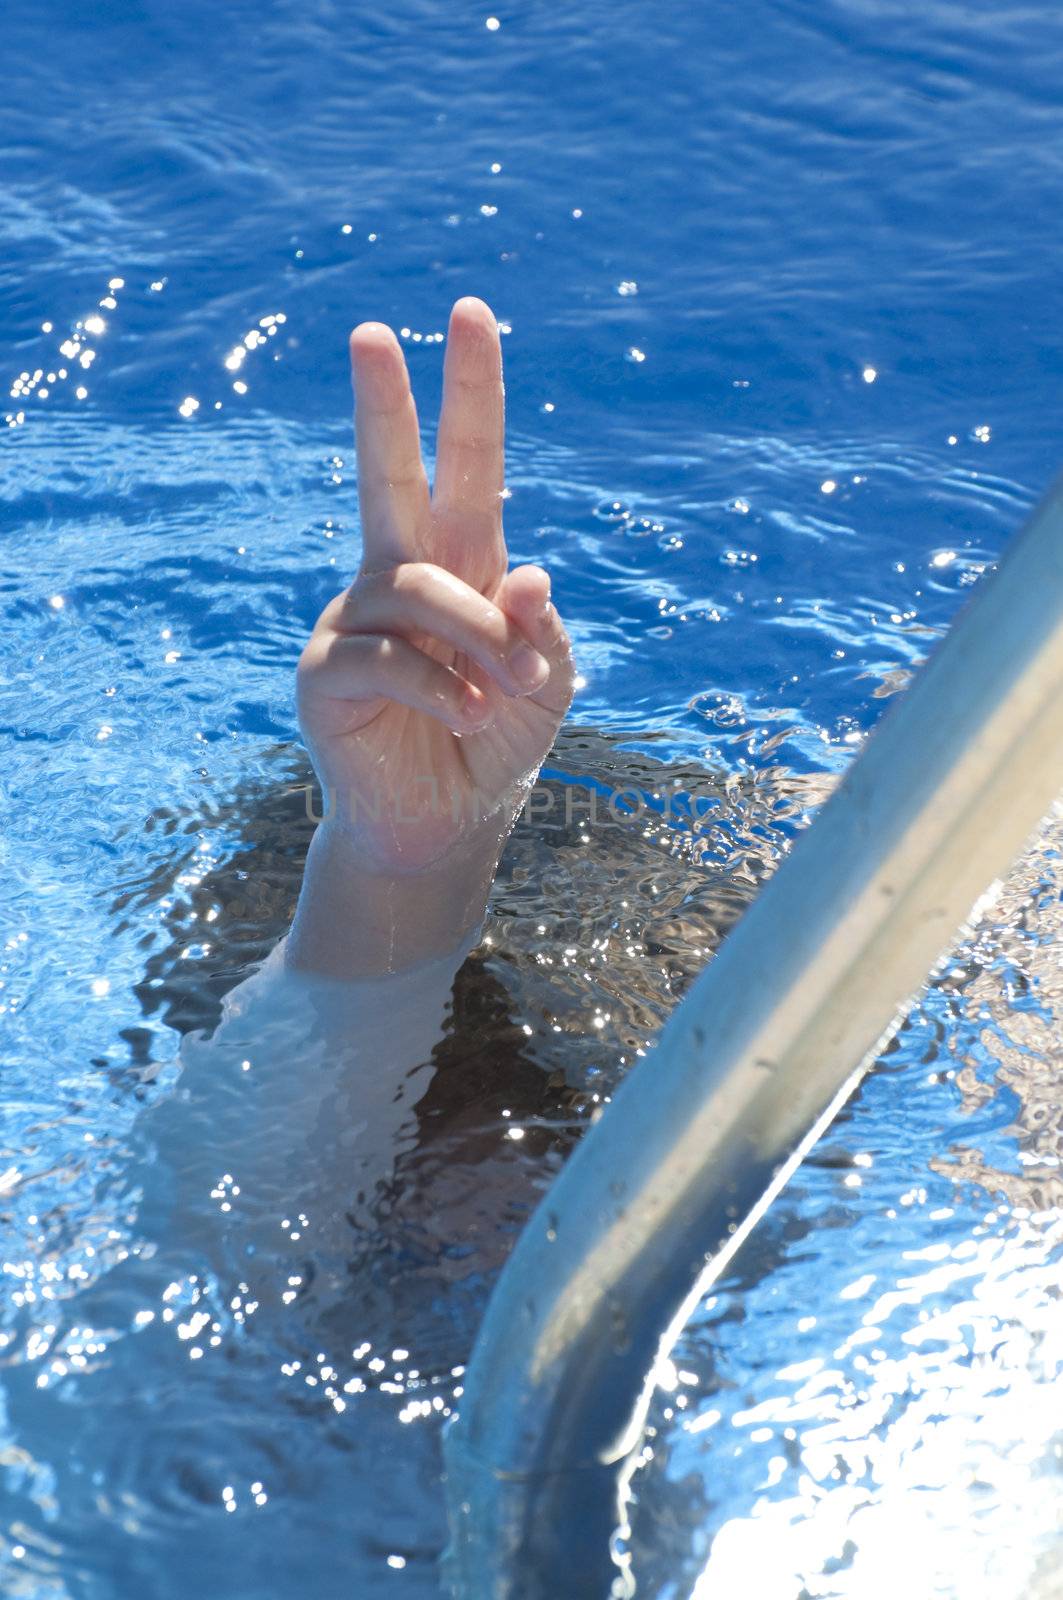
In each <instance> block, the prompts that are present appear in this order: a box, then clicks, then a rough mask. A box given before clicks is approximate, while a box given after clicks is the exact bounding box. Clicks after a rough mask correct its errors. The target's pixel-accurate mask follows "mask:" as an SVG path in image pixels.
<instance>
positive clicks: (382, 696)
mask: <svg viewBox="0 0 1063 1600" xmlns="http://www.w3.org/2000/svg"><path fill="white" fill-rule="evenodd" d="M351 354H352V366H353V371H354V378H355V389H356V396H357V407H356V424H357V428H356V432H357V449H358V477H359V493H360V500H361V508H362V531H363V542H364V554H363V562H362V569H361V572H360V574H359V578H358V580H357V581H356V583H355V584H354V585H352V587H351V589H350V590H347V591H345V592H344V593H343V594H342V595H339V596H337V597H336V599H335V600H334V601H332V602H331V604H330V605H329V606H328V607H327V608H326V610H325V612H324V613H323V615H322V617H321V620H320V621H319V623H318V626H317V629H316V630H315V634H314V637H313V639H312V640H311V643H310V645H309V646H308V647H307V651H306V653H305V655H304V665H305V664H307V663H308V664H309V665H308V667H306V669H305V670H304V667H301V673H300V717H301V721H302V725H303V732H304V735H305V737H306V740H307V744H308V746H309V747H310V750H311V754H312V755H313V758H314V764H315V766H316V768H317V771H318V775H319V777H320V778H321V781H322V784H323V785H324V786H325V787H326V788H328V789H330V790H332V791H334V792H336V793H338V794H342V795H353V796H354V797H356V798H355V801H354V805H353V811H354V813H355V815H354V816H353V817H352V819H351V820H352V826H353V827H354V828H355V830H356V832H357V836H358V838H359V841H360V843H361V845H362V846H363V847H364V849H365V852H366V856H367V858H369V859H371V860H372V861H373V862H374V864H376V865H378V866H379V867H380V868H381V869H389V870H395V869H400V870H402V869H407V870H416V869H417V868H418V867H420V866H422V865H424V864H426V863H427V862H429V861H433V860H435V859H436V858H437V857H438V856H440V855H441V854H442V853H443V852H444V851H446V850H447V849H448V848H450V847H451V846H452V845H453V844H454V843H455V842H456V841H457V840H459V839H460V838H462V837H463V836H465V835H467V834H469V833H471V832H472V831H474V830H475V829H476V828H477V826H479V825H480V823H481V822H482V820H483V819H484V818H485V816H487V815H489V814H491V813H495V812H497V810H498V808H499V807H504V806H506V805H512V803H513V802H515V801H517V800H518V797H519V792H520V785H521V783H522V781H523V780H525V779H526V778H527V776H528V775H529V774H530V773H532V772H534V771H535V770H537V768H538V766H539V764H540V763H541V761H542V760H543V757H544V756H545V755H546V753H547V751H548V750H549V748H550V746H551V744H552V742H553V739H554V736H555V734H556V732H557V728H558V724H559V722H560V720H561V717H562V716H563V715H564V712H565V710H566V708H567V706H568V703H569V700H570V699H571V693H572V671H571V660H570V656H569V650H568V641H567V638H566V636H565V634H564V630H563V629H562V628H561V626H560V623H559V622H558V621H557V618H556V613H552V620H548V621H547V622H545V623H544V621H543V619H542V615H541V614H542V611H543V606H544V603H545V601H546V599H547V597H548V591H549V580H548V578H547V576H546V574H545V573H543V572H542V571H541V570H540V569H538V568H534V567H531V568H522V569H519V570H517V571H516V572H512V573H510V572H508V571H507V566H508V558H507V553H506V545H505V539H504V535H503V531H502V489H503V391H502V381H501V353H500V350H499V344H498V332H497V325H496V323H495V319H494V317H493V316H492V315H491V314H490V312H489V311H488V310H487V308H486V307H485V306H483V304H482V302H479V301H473V300H466V301H459V302H458V304H457V306H456V307H455V308H454V312H453V314H452V317H451V324H450V333H449V339H448V346H447V354H446V364H445V368H444V393H443V407H442V412H441V415H440V424H439V437H438V446H437V467H436V479H435V486H434V491H433V493H432V495H431V496H429V491H428V484H427V478H426V475H425V471H424V466H423V463H422V460H421V452H420V439H419V433H418V427H417V417H416V411H415V409H414V404H413V398H412V395H411V393H410V389H409V380H408V377H407V374H406V367H405V362H404V360H403V357H402V352H401V349H400V348H399V346H398V344H397V342H396V341H395V339H394V336H393V335H392V334H390V332H389V331H388V330H385V329H382V328H380V326H379V325H377V324H366V325H363V326H362V327H361V328H359V329H357V330H356V331H355V333H354V334H353V335H352V340H351ZM423 563H430V564H431V565H432V567H433V568H435V569H443V572H444V573H445V574H452V575H453V576H454V577H455V578H458V579H461V580H463V583H464V584H468V585H470V586H471V588H472V589H473V590H475V591H476V592H477V594H479V595H482V596H484V597H485V599H486V600H488V601H490V602H493V605H494V606H495V607H497V608H498V609H499V611H501V612H503V613H505V616H506V618H507V619H508V620H509V622H510V624H511V625H512V627H513V628H514V629H515V630H520V632H521V633H522V634H523V635H526V636H529V637H533V638H534V639H535V642H536V645H537V647H538V649H539V651H540V653H541V654H543V655H545V656H546V658H547V660H548V662H549V665H550V674H549V677H548V678H547V680H546V682H545V683H544V684H543V685H542V686H541V688H540V689H538V690H537V691H536V692H534V693H531V694H527V693H512V692H511V693H506V692H505V690H504V689H503V688H502V687H500V684H499V682H498V680H497V677H496V676H493V675H492V673H491V672H489V671H486V670H485V669H484V666H483V665H482V664H481V663H479V662H477V661H476V660H474V659H473V658H472V657H471V656H470V655H469V654H468V653H466V652H464V651H462V650H460V649H458V648H455V647H454V645H453V644H449V643H447V642H446V641H445V640H443V639H440V638H439V637H437V636H433V635H432V634H431V633H429V632H425V631H421V630H419V629H417V628H415V627H405V628H404V629H403V630H402V632H403V639H404V641H405V642H406V643H410V644H413V645H415V646H416V648H417V649H418V650H419V651H420V652H422V653H423V654H424V655H426V656H429V657H431V659H432V661H434V662H438V663H439V664H440V665H441V666H443V667H445V668H447V669H450V671H451V672H452V673H453V674H457V675H458V678H460V679H462V680H467V681H468V682H469V683H471V684H473V685H474V686H475V688H476V689H478V690H479V691H481V693H482V695H483V696H484V697H485V699H486V702H487V712H486V713H485V714H487V713H489V717H490V720H489V721H488V722H487V723H486V726H483V727H482V728H481V729H480V730H479V731H475V732H465V733H462V734H460V735H459V734H458V733H455V732H454V731H452V729H451V727H449V726H447V725H446V723H445V722H444V721H442V720H440V718H439V716H438V715H432V714H429V712H428V711H426V710H424V709H419V708H418V707H416V706H413V705H410V704H403V703H400V702H399V701H398V700H396V699H394V698H391V697H389V696H388V695H387V694H386V693H373V694H369V695H360V696H358V697H355V698H352V697H350V696H349V695H347V694H343V693H336V692H335V691H336V687H337V685H336V682H335V680H334V678H333V677H329V676H328V675H327V674H325V673H322V672H315V670H314V667H315V665H317V664H319V663H320V662H322V661H323V660H325V659H326V652H327V651H328V650H329V648H330V647H331V648H332V649H333V651H335V648H336V646H337V645H338V644H340V645H342V641H343V640H344V638H345V637H347V630H348V628H349V627H350V625H351V619H352V617H354V616H355V615H356V614H357V608H358V606H359V603H360V602H361V603H362V604H363V606H364V605H365V604H370V605H371V603H372V602H367V601H365V600H364V599H363V597H364V596H365V595H366V594H367V593H368V591H369V590H370V589H371V588H374V586H375V589H380V588H381V587H383V588H385V589H387V588H389V587H394V588H398V585H399V583H400V581H401V580H402V579H403V578H404V577H405V576H406V575H413V576H416V574H417V571H418V570H419V564H423ZM378 642H379V641H378ZM404 647H405V644H404ZM508 820H509V819H508V818H507V821H508Z"/></svg>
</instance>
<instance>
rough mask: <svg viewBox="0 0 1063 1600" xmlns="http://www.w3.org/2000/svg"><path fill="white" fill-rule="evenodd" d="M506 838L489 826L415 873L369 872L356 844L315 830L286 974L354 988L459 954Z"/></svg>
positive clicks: (496, 824) (332, 828) (331, 828)
mask: <svg viewBox="0 0 1063 1600" xmlns="http://www.w3.org/2000/svg"><path fill="white" fill-rule="evenodd" d="M507 832H508V828H505V827H504V826H503V825H502V819H501V818H500V817H498V818H495V819H489V821H488V824H487V825H486V826H485V827H483V828H481V829H479V830H478V831H477V832H476V833H475V834H474V836H473V837H471V838H470V839H466V840H463V841H461V843H460V844H458V845H456V846H455V847H454V848H453V849H451V850H450V851H448V852H447V854H446V855H445V856H444V857H443V858H442V859H441V860H440V861H439V862H437V863H434V864H433V865H432V866H429V867H425V868H424V869H422V870H421V871H418V872H413V873H393V872H372V871H369V870H368V869H367V867H366V866H365V864H364V861H362V860H361V859H360V856H359V851H358V846H357V841H356V840H355V839H353V838H352V837H351V835H350V834H349V833H348V832H346V831H345V830H344V829H343V827H341V826H339V825H337V824H333V823H330V822H323V823H322V824H321V825H320V826H319V828H318V830H317V832H316V834H315V835H314V838H313V840H312V841H311V845H310V850H309V853H308V855H307V861H306V870H305V873H304V876H303V886H302V890H301V892H300V895H299V904H298V906H297V908H296V913H295V919H294V921H293V923H292V929H291V932H290V934H289V935H288V940H287V944H286V949H285V963H286V965H287V966H288V968H289V969H291V970H293V971H299V972H307V973H316V974H318V975H319V976H321V977H328V978H336V979H341V980H353V979H358V978H373V977H382V976H384V975H386V974H390V973H399V972H404V971H406V970H408V969H409V968H411V967H416V966H419V965H421V964H422V963H424V962H428V961H433V960H436V959H439V958H441V957H443V956H445V955H447V954H448V953H450V952H451V951H453V952H455V953H456V952H458V951H459V950H460V949H461V948H462V946H463V944H464V943H465V942H467V940H468V939H469V937H470V936H471V935H472V933H473V932H474V931H475V929H476V928H477V927H478V926H479V924H480V922H481V921H482V920H483V916H484V911H485V909H486V905H487V897H488V894H489V892H490V889H491V884H492V882H493V880H494V874H495V869H496V867H497V865H498V857H499V854H500V853H501V849H502V845H503V843H504V841H505V837H506V833H507Z"/></svg>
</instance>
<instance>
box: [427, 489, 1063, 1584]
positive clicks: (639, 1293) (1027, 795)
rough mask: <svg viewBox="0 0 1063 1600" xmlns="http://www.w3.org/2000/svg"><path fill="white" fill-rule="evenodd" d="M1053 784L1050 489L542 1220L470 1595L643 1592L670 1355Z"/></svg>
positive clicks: (454, 1438) (1058, 551)
mask: <svg viewBox="0 0 1063 1600" xmlns="http://www.w3.org/2000/svg"><path fill="white" fill-rule="evenodd" d="M1061 790H1063V485H1057V487H1056V488H1055V489H1054V490H1053V491H1051V492H1050V493H1049V494H1048V495H1047V496H1046V498H1045V500H1044V501H1043V502H1042V504H1041V505H1040V507H1039V508H1038V509H1037V511H1036V512H1035V513H1034V514H1033V516H1032V517H1031V519H1030V521H1029V522H1028V524H1027V526H1026V528H1025V529H1024V530H1023V532H1022V533H1021V534H1020V535H1019V536H1018V537H1017V538H1016V540H1015V541H1014V543H1013V544H1012V546H1011V548H1010V549H1009V550H1008V552H1007V554H1006V557H1005V558H1004V560H1003V561H1002V562H1001V565H1000V567H999V570H998V571H997V572H996V573H995V574H993V575H992V576H990V577H988V578H986V579H985V580H983V583H982V584H981V585H980V586H979V589H978V591H977V594H976V595H975V596H974V597H972V600H971V601H970V602H969V604H968V606H967V607H966V608H965V610H964V612H963V613H962V614H961V616H960V617H959V619H958V620H957V621H956V623H955V624H954V626H953V628H952V629H951V631H950V632H949V634H948V636H947V638H946V639H945V640H944V641H943V643H942V644H941V645H940V646H939V647H938V649H937V650H936V651H935V653H934V655H933V656H932V658H931V660H930V661H929V662H928V664H927V665H926V666H925V667H924V668H923V669H922V670H921V672H920V673H919V674H918V676H917V677H916V679H915V681H914V682H913V683H912V685H911V687H910V688H909V689H908V690H907V691H906V693H905V694H904V695H903V696H901V697H900V698H899V699H898V700H897V701H895V702H894V705H893V707H892V708H891V710H890V712H889V713H888V714H887V715H886V717H885V718H884V719H883V721H882V722H881V724H880V725H879V726H878V727H877V728H876V730H875V732H874V734H873V735H872V737H871V738H870V739H869V740H868V741H867V742H866V744H865V746H864V748H863V750H862V751H861V753H860V755H859V756H858V757H857V759H856V760H855V761H854V762H853V764H852V766H851V767H850V769H849V771H848V772H847V774H846V777H845V779H844V781H843V782H842V783H841V784H840V785H839V787H838V789H837V790H836V791H835V793H834V794H833V795H832V796H831V798H830V799H829V800H828V801H827V803H826V804H825V806H824V807H823V810H822V812H821V814H820V815H819V816H818V817H817V819H816V821H815V822H814V823H813V825H812V827H811V828H810V829H809V830H808V831H807V833H805V834H804V835H803V836H802V837H801V838H800V839H799V840H798V841H797V842H796V844H795V845H794V848H793V849H792V851H791V852H790V854H789V856H788V857H787V858H786V859H785V860H784V861H783V862H782V864H781V865H780V866H779V868H778V870H777V871H776V873H775V874H774V876H773V877H772V878H771V880H770V881H769V882H768V884H767V885H766V886H765V888H764V889H763V890H762V892H761V893H760V895H759V896H758V898H757V899H756V900H755V901H754V903H753V905H752V906H751V907H750V909H749V910H748V911H747V912H746V914H745V916H744V917H743V918H742V920H741V921H740V922H739V923H738V925H737V926H736V927H735V928H734V929H733V931H732V932H731V933H730V935H729V936H728V937H727V939H726V940H725V941H724V943H723V946H722V947H721V949H720V951H719V952H718V954H717V955H716V957H715V959H714V960H713V961H712V962H711V963H710V965H709V966H708V968H707V969H706V970H705V971H704V972H703V973H702V974H701V976H700V977H699V979H698V981H697V983H696V984H695V985H694V986H693V988H692V989H691V990H690V992H689V994H688V995H687V997H686V999H685V1000H684V1001H683V1003H682V1004H681V1005H680V1006H679V1007H678V1009H677V1010H676V1011H675V1012H674V1013H673V1015H672V1017H671V1019H670V1021H669V1022H668V1024H667V1025H666V1027H665V1028H664V1030H663V1032H662V1034H661V1038H660V1041H659V1043H658V1045H657V1047H656V1049H654V1050H653V1051H651V1052H650V1053H649V1055H648V1056H647V1057H646V1059H645V1060H643V1061H642V1062H640V1063H639V1065H638V1066H637V1068H635V1070H634V1071H632V1072H631V1073H630V1075H629V1076H628V1077H627V1079H626V1080H625V1081H624V1082H623V1083H622V1084H621V1086H620V1088H619V1090H618V1091H617V1093H616V1095H615V1096H614V1098H613V1102H612V1104H611V1105H609V1106H608V1107H607V1108H606V1110H605V1112H604V1114H603V1115H602V1116H601V1118H600V1120H599V1121H598V1122H597V1123H596V1124H595V1126H593V1127H592V1128H591V1129H590V1130H589V1131H588V1133H587V1134H586V1135H585V1137H584V1139H583V1141H582V1143H581V1144H580V1145H579V1147H578V1148H577V1149H576V1151H575V1152H574V1153H573V1155H572V1156H571V1157H570V1159H569V1161H568V1163H567V1165H566V1166H565V1168H564V1169H563V1171H562V1172H561V1174H560V1176H559V1177H558V1179H557V1181H556V1182H555V1183H554V1185H553V1186H552V1188H551V1189H550V1191H549V1193H548V1194H547V1196H546V1198H545V1199H544V1201H543V1202H542V1204H541V1205H540V1206H539V1208H538V1209H537V1211H536V1212H535V1214H534V1216H533V1217H532V1218H531V1220H530V1221H529V1222H528V1224H527V1226H526V1228H525V1230H524V1232H523V1234H522V1236H521V1238H520V1240H519V1241H518V1244H517V1246H516V1249H515V1250H514V1252H513V1254H512V1256H511V1258H510V1260H509V1262H508V1264H507V1266H506V1269H505V1271H504V1272H503V1274H502V1277H501V1279H500V1280H499V1283H498V1285H497V1287H496V1289H495V1292H494V1294H493V1296H492V1298H491V1301H490V1304H489V1306H488V1309H487V1313H486V1315H485V1317H484V1321H483V1325H482V1327H481V1330H480V1335H479V1339H478V1342H477V1345H476V1350H475V1353H474V1355H473V1358H472V1361H471V1364H470V1366H469V1369H468V1372H467V1374H466V1377H465V1390H464V1395H463V1397H462V1400H461V1411H460V1416H459V1418H458V1419H457V1420H456V1422H455V1423H454V1424H453V1425H452V1426H451V1427H450V1429H449V1431H448V1434H447V1437H446V1441H445V1449H446V1470H447V1494H448V1504H449V1511H450V1519H451V1544H450V1548H449V1550H448V1553H447V1556H446V1559H445V1562H444V1571H445V1575H446V1580H447V1583H448V1585H449V1587H450V1590H451V1592H452V1593H453V1594H454V1595H455V1596H458V1597H459V1600H604V1597H605V1596H606V1595H608V1594H610V1592H612V1593H613V1594H616V1595H623V1594H625V1593H628V1592H630V1589H629V1584H628V1580H627V1579H626V1577H625V1573H624V1569H623V1565H622V1562H621V1563H620V1564H618V1560H614V1559H613V1557H612V1556H611V1553H610V1535H611V1533H612V1531H613V1530H614V1529H615V1528H616V1527H617V1525H618V1520H619V1518H620V1506H621V1504H622V1494H623V1486H624V1483H625V1481H626V1479H627V1478H628V1477H629V1476H630V1472H631V1471H632V1469H633V1463H634V1462H635V1461H636V1460H637V1456H638V1450H639V1445H640V1439H641V1433H642V1427H643V1423H644V1419H645V1414H646V1410H647V1407H648V1405H649V1399H650V1395H651V1392H652V1388H653V1383H654V1370H655V1366H656V1362H657V1361H658V1360H659V1359H661V1358H663V1356H664V1355H666V1354H667V1352H668V1350H669V1348H670V1347H671V1345H672V1344H673V1343H674V1340H675V1338H676V1337H677V1336H678V1333H679V1331H680V1329H681V1328H682V1326H683V1324H684V1322H685V1321H686V1320H687V1318H688V1316H689V1315H690V1313H691V1311H692V1310H693V1309H694V1307H695V1306H696V1304H697V1302H698V1299H699V1297H700V1296H701V1295H703V1294H704V1293H705V1291H706V1289H707V1287H708V1285H709V1283H710V1282H711V1281H712V1280H713V1279H714V1278H715V1277H716V1276H717V1275H718V1274H719V1272H720V1271H721V1269H722V1267H723V1266H724V1264H725V1263H726V1261H727V1260H729V1259H730V1257H731V1256H732V1255H733V1254H734V1252H735V1250H736V1249H737V1248H738V1246H739V1244H740V1243H741V1242H742V1241H743V1240H744V1238H745V1237H746V1236H747V1234H748V1233H749V1232H750V1230H751V1229H752V1227H753V1226H754V1225H755V1223H756V1221H757V1220H758V1219H759V1218H760V1217H761V1216H762V1215H763V1214H764V1212H765V1211H766V1209H767V1208H768V1206H769V1205H770V1203H771V1201H772V1200H773V1199H774V1198H775V1196H776V1195H777V1194H778V1192H779V1190H780V1189H781V1188H782V1186H783V1185H784V1184H785V1183H786V1181H787V1180H788V1178H789V1177H790V1175H791V1174H792V1172H793V1171H794V1170H795V1168H796V1167H797V1165H798V1163H799V1162H800V1160H801V1159H802V1157H803V1156H804V1154H805V1153H806V1152H807V1151H808V1149H809V1148H810V1147H811V1146H812V1144H813V1143H814V1142H815V1140H816V1139H817V1138H818V1137H819V1135H820V1134H821V1133H822V1131H823V1130H824V1128H826V1127H827V1125H828V1124H829V1122H830V1121H831V1119H832V1118H833V1117H834V1115H835V1114H836V1112H837V1111H838V1109H839V1107H840V1106H841V1105H842V1104H843V1103H844V1101H845V1100H846V1099H847V1097H848V1096H849V1094H850V1093H851V1092H852V1090H853V1088H854V1087H855V1085H856V1084H857V1082H858V1081H859V1080H860V1078H861V1076H862V1075H863V1072H864V1071H865V1070H866V1068H867V1066H868V1065H869V1064H870V1063H871V1062H872V1061H874V1059H875V1057H876V1056H877V1055H878V1054H879V1053H880V1051H881V1050H882V1048H883V1046H884V1045H885V1043H886V1042H887V1040H888V1039H889V1038H890V1037H891V1035H892V1034H893V1033H894V1031H895V1030H896V1028H897V1027H898V1026H899V1024H900V1022H901V1020H903V1017H904V1016H905V1015H906V1013H907V1010H908V1009H909V1007H910V1004H911V1000H912V998H913V997H914V996H915V995H916V994H917V993H918V991H919V989H920V987H921V986H922V984H923V983H924V981H925V979H926V977H927V975H928V973H930V972H931V970H932V969H933V968H934V966H935V964H936V963H937V962H938V961H939V960H940V958H941V957H942V955H943V954H944V953H945V952H946V950H947V948H948V946H949V944H950V943H951V942H952V940H953V939H954V936H955V935H956V933H957V931H958V930H959V929H960V928H961V927H962V925H963V924H964V922H965V921H966V920H967V919H968V918H969V917H970V915H971V913H972V908H973V907H975V905H976V902H978V901H979V900H980V897H985V896H986V895H987V892H991V891H992V890H994V889H995V887H996V886H997V885H998V883H999V879H1000V878H1001V876H1002V875H1003V874H1004V873H1005V872H1006V871H1007V869H1008V867H1009V865H1010V864H1011V862H1012V861H1013V860H1014V858H1015V856H1016V855H1017V854H1018V852H1019V851H1020V849H1021V847H1022V845H1023V844H1024V842H1025V841H1026V840H1027V838H1028V837H1029V836H1030V834H1031V833H1032V831H1033V829H1034V828H1035V827H1036V825H1037V823H1038V821H1039V820H1040V819H1041V818H1042V817H1043V816H1044V815H1045V814H1046V812H1048V811H1049V809H1050V808H1051V806H1052V804H1053V802H1054V801H1055V799H1056V797H1057V795H1058V794H1059V793H1060V791H1061ZM611 1586H612V1587H611Z"/></svg>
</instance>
